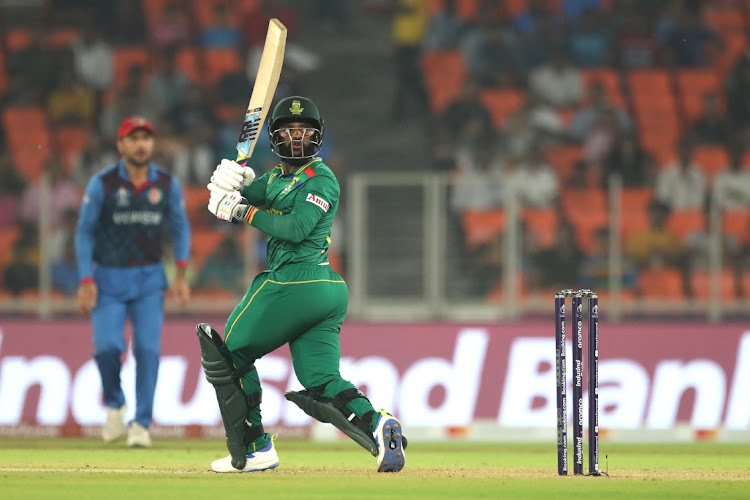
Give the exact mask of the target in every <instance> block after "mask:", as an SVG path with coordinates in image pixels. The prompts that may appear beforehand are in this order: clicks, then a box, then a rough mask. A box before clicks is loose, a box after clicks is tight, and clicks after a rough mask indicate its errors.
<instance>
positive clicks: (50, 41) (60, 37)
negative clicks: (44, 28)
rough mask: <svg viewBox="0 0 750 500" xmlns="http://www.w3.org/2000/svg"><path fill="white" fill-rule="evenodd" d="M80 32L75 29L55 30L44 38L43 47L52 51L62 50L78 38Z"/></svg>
mask: <svg viewBox="0 0 750 500" xmlns="http://www.w3.org/2000/svg"><path fill="white" fill-rule="evenodd" d="M80 36H81V30H79V29H76V28H57V29H56V30H53V31H52V32H51V33H48V34H47V35H46V36H45V37H44V46H45V47H48V48H52V49H62V48H65V47H67V46H68V45H70V43H71V42H73V41H74V40H76V39H77V38H80Z"/></svg>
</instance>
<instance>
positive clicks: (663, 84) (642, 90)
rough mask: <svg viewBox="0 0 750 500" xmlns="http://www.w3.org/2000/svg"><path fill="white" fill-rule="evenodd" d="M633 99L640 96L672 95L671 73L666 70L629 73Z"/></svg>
mask: <svg viewBox="0 0 750 500" xmlns="http://www.w3.org/2000/svg"><path fill="white" fill-rule="evenodd" d="M628 85H629V87H630V91H631V92H632V93H633V97H634V98H636V97H638V95H639V94H640V95H671V86H670V83H669V73H667V71H666V70H665V69H661V68H654V69H633V70H630V71H629V72H628Z"/></svg>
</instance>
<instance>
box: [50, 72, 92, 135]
mask: <svg viewBox="0 0 750 500" xmlns="http://www.w3.org/2000/svg"><path fill="white" fill-rule="evenodd" d="M58 82H59V83H58V85H57V87H56V88H55V90H53V91H52V92H51V93H50V95H49V98H48V99H47V112H48V114H49V117H50V119H51V120H52V122H53V124H54V125H58V126H59V125H73V126H84V127H89V126H91V125H92V124H93V123H94V118H95V115H96V98H95V96H94V93H93V92H92V91H91V90H90V89H88V88H87V87H84V86H82V85H80V84H79V83H78V82H77V81H76V79H75V75H74V73H73V71H72V70H71V69H68V68H65V69H62V70H61V71H60V74H59V80H58Z"/></svg>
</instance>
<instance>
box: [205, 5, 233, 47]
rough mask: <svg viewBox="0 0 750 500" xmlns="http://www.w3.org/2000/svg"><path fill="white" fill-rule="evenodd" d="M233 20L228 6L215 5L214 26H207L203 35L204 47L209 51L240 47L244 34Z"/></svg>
mask: <svg viewBox="0 0 750 500" xmlns="http://www.w3.org/2000/svg"><path fill="white" fill-rule="evenodd" d="M232 20H233V18H232V15H231V12H230V11H229V6H228V5H227V4H225V3H217V4H215V5H214V22H213V25H211V26H206V27H205V28H204V30H203V33H201V44H202V45H203V47H204V48H207V49H210V48H228V47H239V45H240V43H241V42H242V33H241V32H240V30H239V28H238V27H237V26H236V25H235V23H234V22H233V21H232Z"/></svg>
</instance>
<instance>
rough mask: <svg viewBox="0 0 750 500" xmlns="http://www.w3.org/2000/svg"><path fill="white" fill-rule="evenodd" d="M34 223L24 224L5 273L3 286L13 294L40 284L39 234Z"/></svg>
mask: <svg viewBox="0 0 750 500" xmlns="http://www.w3.org/2000/svg"><path fill="white" fill-rule="evenodd" d="M38 233H39V232H38V230H37V228H36V226H35V225H34V224H23V225H21V227H20V234H19V236H18V239H17V240H16V242H15V243H14V244H13V248H12V250H11V252H10V260H9V261H8V264H7V265H6V266H5V271H4V273H3V288H5V289H6V290H8V291H10V292H11V293H12V294H13V295H16V296H18V295H21V292H23V291H25V290H34V289H36V288H37V287H38V286H39V234H38Z"/></svg>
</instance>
